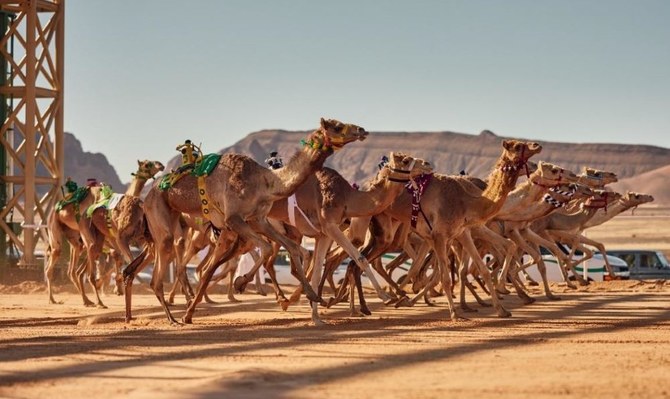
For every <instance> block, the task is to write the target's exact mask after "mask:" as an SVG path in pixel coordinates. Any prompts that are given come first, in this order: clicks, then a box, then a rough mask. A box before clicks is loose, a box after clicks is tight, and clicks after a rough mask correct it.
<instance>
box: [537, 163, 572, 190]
mask: <svg viewBox="0 0 670 399" xmlns="http://www.w3.org/2000/svg"><path fill="white" fill-rule="evenodd" d="M578 179H579V178H578V177H577V175H575V174H574V173H573V172H571V171H569V170H565V169H563V168H561V167H560V166H556V165H554V164H552V163H549V162H542V161H540V162H539V163H538V164H537V170H536V171H535V172H533V173H532V174H531V175H530V181H531V182H533V183H534V184H538V185H544V186H555V185H557V184H561V183H566V182H569V183H576V182H577V180H578Z"/></svg>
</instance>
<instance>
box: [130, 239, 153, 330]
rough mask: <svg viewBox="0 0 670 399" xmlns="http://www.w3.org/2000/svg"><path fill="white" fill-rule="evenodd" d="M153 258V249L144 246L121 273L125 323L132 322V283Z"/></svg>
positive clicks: (149, 246)
mask: <svg viewBox="0 0 670 399" xmlns="http://www.w3.org/2000/svg"><path fill="white" fill-rule="evenodd" d="M154 258H155V254H154V248H153V246H151V245H145V246H144V248H143V249H142V252H140V254H139V255H138V256H137V258H135V259H133V260H132V261H131V262H130V263H129V264H128V266H127V267H126V268H125V270H124V271H123V281H124V285H125V287H124V294H125V304H126V323H128V322H130V320H132V306H131V304H132V298H133V281H134V280H135V276H137V273H139V272H140V271H142V269H144V268H145V267H146V265H148V264H149V262H151V261H152V260H153V259H154Z"/></svg>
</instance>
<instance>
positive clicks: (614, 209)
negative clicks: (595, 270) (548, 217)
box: [546, 191, 654, 278]
mask: <svg viewBox="0 0 670 399" xmlns="http://www.w3.org/2000/svg"><path fill="white" fill-rule="evenodd" d="M608 195H609V196H612V197H615V198H616V197H617V193H609V194H608ZM653 200H654V197H653V196H651V195H647V194H640V193H635V192H630V191H629V192H627V193H626V194H624V195H622V196H619V198H618V199H617V200H616V201H612V202H611V204H612V205H611V206H610V205H608V206H606V207H602V208H597V207H596V211H595V213H594V214H593V216H591V218H589V219H587V220H585V221H583V222H581V224H580V225H579V226H577V227H576V228H574V229H570V228H568V226H567V225H559V226H558V227H559V228H556V227H555V228H553V229H547V230H546V234H547V235H549V236H550V237H552V238H554V239H555V240H556V241H561V242H563V243H566V244H568V246H569V247H570V248H571V251H570V257H572V255H573V254H574V252H575V251H576V250H581V251H582V252H583V253H584V256H583V257H582V258H580V259H578V260H576V261H574V262H573V263H572V264H571V266H573V267H574V266H576V265H578V264H579V263H582V262H585V261H587V260H588V259H591V258H592V257H593V251H592V250H591V249H590V248H588V247H586V246H585V245H590V246H592V247H595V248H597V249H598V251H600V253H601V254H602V255H603V259H604V260H605V266H606V267H607V270H608V272H609V274H610V277H611V278H613V277H614V273H612V270H611V267H610V266H609V261H608V260H607V256H606V255H607V253H606V252H605V246H604V245H603V244H602V243H600V242H598V241H595V240H592V239H589V238H587V237H585V236H584V235H583V234H582V232H583V231H584V229H586V228H587V227H591V226H597V225H599V224H602V223H604V222H606V221H607V220H610V219H611V218H613V217H614V216H616V215H618V214H620V213H621V212H624V211H625V210H627V209H630V208H632V207H635V206H638V205H641V204H645V203H648V202H651V201H653Z"/></svg>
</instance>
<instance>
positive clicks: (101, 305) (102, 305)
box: [95, 302, 109, 309]
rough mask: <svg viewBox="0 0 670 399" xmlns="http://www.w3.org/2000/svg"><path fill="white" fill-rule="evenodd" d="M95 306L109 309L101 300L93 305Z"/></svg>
mask: <svg viewBox="0 0 670 399" xmlns="http://www.w3.org/2000/svg"><path fill="white" fill-rule="evenodd" d="M95 307H96V308H98V309H109V308H108V307H107V306H106V305H105V304H104V303H102V302H101V303H99V304H97V305H95Z"/></svg>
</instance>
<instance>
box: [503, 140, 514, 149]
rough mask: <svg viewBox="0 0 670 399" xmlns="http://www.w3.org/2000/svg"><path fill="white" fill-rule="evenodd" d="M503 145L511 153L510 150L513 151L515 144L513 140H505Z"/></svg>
mask: <svg viewBox="0 0 670 399" xmlns="http://www.w3.org/2000/svg"><path fill="white" fill-rule="evenodd" d="M502 145H503V147H504V148H505V149H506V150H508V151H509V150H511V149H512V147H513V146H514V143H512V141H511V140H503V142H502Z"/></svg>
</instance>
